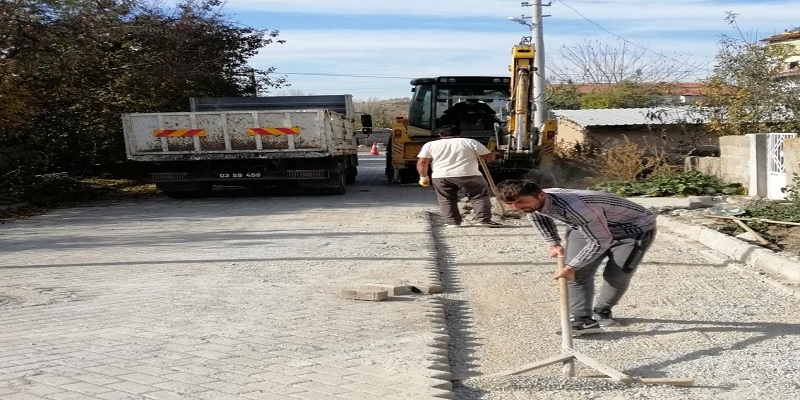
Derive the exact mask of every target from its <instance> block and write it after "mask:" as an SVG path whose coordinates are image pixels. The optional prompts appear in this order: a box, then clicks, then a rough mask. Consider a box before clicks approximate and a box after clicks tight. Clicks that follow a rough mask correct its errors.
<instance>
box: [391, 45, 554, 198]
mask: <svg viewBox="0 0 800 400" xmlns="http://www.w3.org/2000/svg"><path fill="white" fill-rule="evenodd" d="M511 55H512V64H511V65H510V66H509V71H510V72H511V73H510V76H439V77H435V78H416V79H413V80H411V86H412V89H411V91H412V96H411V102H410V106H409V112H408V117H407V118H404V117H398V118H396V119H395V121H394V123H393V124H392V135H391V137H390V139H389V140H388V143H387V144H386V149H387V150H386V177H387V178H388V180H389V182H390V183H409V182H416V181H417V179H418V174H417V171H416V161H417V154H419V151H420V149H421V148H422V146H423V145H424V144H425V143H427V142H430V141H433V140H437V139H439V136H438V135H437V134H436V129H437V128H439V127H441V126H444V125H457V126H459V127H460V128H461V137H466V138H472V139H475V140H478V141H479V142H481V143H482V144H484V145H485V146H486V147H487V148H489V149H490V150H492V151H494V152H495V153H496V160H495V161H494V162H492V163H490V164H489V169H490V171H491V173H492V174H493V175H496V176H497V178H498V179H497V180H498V181H499V180H503V179H508V178H518V177H521V176H524V175H525V174H526V173H528V172H529V171H530V169H531V168H534V167H536V166H537V165H538V164H539V162H540V161H541V157H542V150H544V151H545V152H552V151H553V143H554V141H555V121H547V122H546V123H545V126H544V128H545V130H546V134H545V135H540V134H539V129H538V127H534V126H532V125H533V124H532V114H533V113H532V111H533V102H532V100H533V99H532V91H533V80H532V76H533V74H534V72H535V69H534V67H533V57H534V48H533V46H532V45H531V44H530V39H529V38H528V39H527V40H526V38H523V40H522V41H521V42H520V44H518V45H516V46H514V47H513V48H512V51H511Z"/></svg>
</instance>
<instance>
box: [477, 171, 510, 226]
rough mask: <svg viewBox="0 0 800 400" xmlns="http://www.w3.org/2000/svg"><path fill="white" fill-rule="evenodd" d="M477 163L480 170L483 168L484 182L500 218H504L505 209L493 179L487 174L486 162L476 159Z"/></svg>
mask: <svg viewBox="0 0 800 400" xmlns="http://www.w3.org/2000/svg"><path fill="white" fill-rule="evenodd" d="M478 162H479V163H480V164H481V168H483V172H484V174H485V175H486V181H487V182H489V188H490V189H492V194H494V198H495V199H496V200H497V206H498V207H500V217H501V218H505V217H506V208H505V206H503V201H502V200H501V199H500V197H499V196H498V195H497V186H495V185H494V179H492V174H491V173H490V172H489V167H488V166H487V165H486V161H484V159H482V158H480V157H478Z"/></svg>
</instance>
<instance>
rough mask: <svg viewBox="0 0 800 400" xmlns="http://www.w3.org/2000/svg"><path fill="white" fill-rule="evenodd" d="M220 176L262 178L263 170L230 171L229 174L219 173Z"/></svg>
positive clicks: (224, 177)
mask: <svg viewBox="0 0 800 400" xmlns="http://www.w3.org/2000/svg"><path fill="white" fill-rule="evenodd" d="M219 177H220V178H223V179H226V178H231V179H239V178H261V172H245V173H240V172H234V173H228V174H219Z"/></svg>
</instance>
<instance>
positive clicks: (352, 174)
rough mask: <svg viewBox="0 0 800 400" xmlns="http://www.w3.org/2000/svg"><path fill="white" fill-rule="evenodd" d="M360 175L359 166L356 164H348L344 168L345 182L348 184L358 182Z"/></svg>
mask: <svg viewBox="0 0 800 400" xmlns="http://www.w3.org/2000/svg"><path fill="white" fill-rule="evenodd" d="M357 175H358V167H356V166H355V165H348V166H347V167H345V169H344V178H345V183H346V184H348V185H352V184H354V183H356V176H357Z"/></svg>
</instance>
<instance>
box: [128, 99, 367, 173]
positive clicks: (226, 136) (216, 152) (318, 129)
mask: <svg viewBox="0 0 800 400" xmlns="http://www.w3.org/2000/svg"><path fill="white" fill-rule="evenodd" d="M122 121H123V131H124V134H125V140H126V142H127V146H126V148H127V150H128V158H129V159H131V160H135V161H189V160H226V159H228V160H236V159H276V158H283V159H285V158H313V157H327V156H337V155H345V154H356V152H357V151H358V148H357V142H356V138H355V137H354V128H353V121H352V119H350V118H347V117H346V116H344V115H342V114H339V113H337V112H333V111H331V110H327V109H307V110H302V109H298V110H281V111H268V110H258V111H216V112H176V113H145V114H123V115H122Z"/></svg>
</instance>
